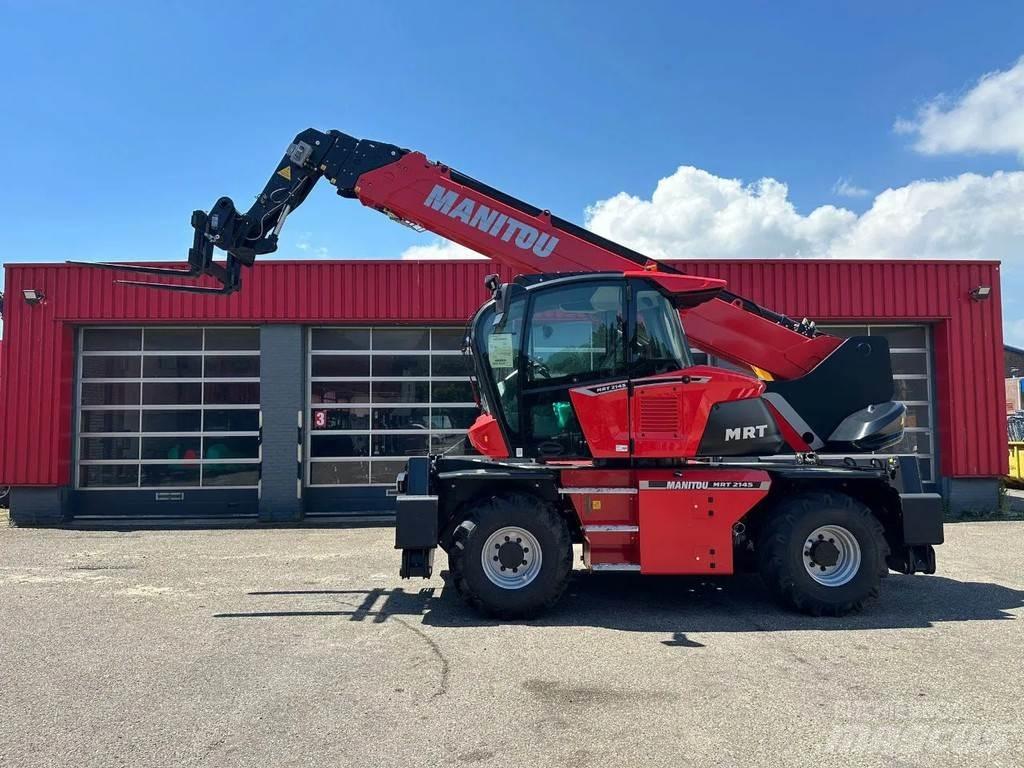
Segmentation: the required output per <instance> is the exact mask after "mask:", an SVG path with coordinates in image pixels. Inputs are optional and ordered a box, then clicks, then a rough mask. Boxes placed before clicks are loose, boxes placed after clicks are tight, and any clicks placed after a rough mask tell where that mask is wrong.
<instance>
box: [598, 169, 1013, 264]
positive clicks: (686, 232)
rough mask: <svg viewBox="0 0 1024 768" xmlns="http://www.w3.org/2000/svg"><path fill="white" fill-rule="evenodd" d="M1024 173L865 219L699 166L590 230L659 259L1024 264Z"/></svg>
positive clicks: (908, 199) (893, 195) (781, 187)
mask: <svg viewBox="0 0 1024 768" xmlns="http://www.w3.org/2000/svg"><path fill="white" fill-rule="evenodd" d="M1022 211H1024V172H1011V173H1004V172H999V173H995V174H993V175H991V176H979V175H977V174H972V173H967V174H963V175H961V176H957V177H955V178H950V179H943V180H939V181H915V182H911V183H910V184H907V185H906V186H903V187H897V188H895V189H887V190H885V191H884V192H882V193H881V194H879V195H878V196H876V197H875V198H874V200H873V201H872V204H871V207H870V208H869V209H868V210H867V211H866V212H865V213H863V214H861V215H859V216H858V215H857V214H856V213H854V212H853V211H850V210H847V209H845V208H837V207H835V206H832V205H823V206H820V207H818V208H816V209H814V210H813V211H811V212H810V213H809V214H806V215H804V214H801V213H800V212H799V211H797V210H796V208H795V206H794V205H793V203H792V202H791V201H790V200H789V199H788V189H787V187H786V185H785V184H783V183H782V182H779V181H777V180H775V179H761V180H760V181H757V182H755V183H753V184H744V183H743V182H742V181H740V180H737V179H724V178H720V177H718V176H714V175H713V174H710V173H708V172H707V171H703V170H700V169H698V168H692V167H689V166H683V167H681V168H679V169H678V170H677V171H676V172H675V173H673V174H672V175H671V176H668V177H667V178H664V179H662V180H661V181H659V182H658V185H657V187H656V189H655V191H654V194H653V195H652V196H651V197H650V198H649V199H647V198H641V197H637V196H635V195H630V194H627V193H625V192H620V193H619V194H617V195H615V196H614V197H611V198H609V199H607V200H602V201H599V202H597V203H595V204H594V205H593V206H590V207H589V208H588V209H587V214H586V224H587V226H588V227H589V228H590V229H592V230H594V231H595V232H597V233H598V234H600V235H604V236H605V237H608V238H611V239H612V240H616V241H618V242H621V243H623V244H624V245H627V246H629V247H632V248H635V249H637V250H639V251H640V252H642V253H646V254H648V255H650V256H652V257H654V258H682V259H686V258H692V259H701V258H776V257H789V258H794V257H818V258H879V259H902V258H907V259H913V258H929V259H933V258H978V259H981V258H984V259H1001V260H1004V261H1007V262H1013V261H1022V260H1024V215H1022V213H1021V212H1022Z"/></svg>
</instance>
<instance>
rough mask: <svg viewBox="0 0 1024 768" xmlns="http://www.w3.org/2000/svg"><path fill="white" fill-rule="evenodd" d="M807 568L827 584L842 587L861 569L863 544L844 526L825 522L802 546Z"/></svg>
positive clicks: (822, 582) (814, 577) (821, 581)
mask: <svg viewBox="0 0 1024 768" xmlns="http://www.w3.org/2000/svg"><path fill="white" fill-rule="evenodd" d="M803 561H804V568H806V569H807V573H808V574H809V575H810V577H811V578H812V579H814V580H815V581H816V582H818V583H819V584H822V585H824V586H826V587H841V586H843V584H847V583H848V582H850V581H851V580H852V579H853V577H854V576H856V575H857V572H858V571H859V570H860V562H861V552H860V543H859V542H858V541H857V537H856V536H854V535H853V534H852V533H850V531H848V530H847V529H846V528H843V527H842V526H841V525H823V526H821V527H820V528H815V529H814V530H813V531H811V533H810V534H809V535H808V536H807V539H806V540H805V541H804V545H803Z"/></svg>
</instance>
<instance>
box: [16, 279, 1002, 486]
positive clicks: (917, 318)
mask: <svg viewBox="0 0 1024 768" xmlns="http://www.w3.org/2000/svg"><path fill="white" fill-rule="evenodd" d="M685 266H686V268H687V270H688V271H691V272H693V273H695V274H702V275H710V276H714V277H721V278H724V279H725V280H727V281H728V283H729V286H730V288H731V290H733V291H735V292H737V293H740V294H743V295H745V296H748V297H750V298H752V299H754V300H755V301H758V302H760V303H763V304H764V305H766V306H768V307H771V308H772V309H775V310H777V311H781V312H785V313H787V314H790V315H796V316H805V315H806V316H808V317H812V318H814V319H816V320H818V321H820V322H842V321H856V320H867V319H872V320H883V321H887V322H900V321H906V322H922V321H926V322H934V323H935V350H936V351H935V355H936V385H937V392H936V395H937V400H938V403H939V408H938V410H939V414H938V415H939V424H938V425H937V426H938V430H937V431H938V435H939V444H940V452H941V474H943V475H947V476H993V475H1000V474H1003V473H1005V471H1006V469H1007V454H1006V434H1005V422H1004V419H1003V405H1004V404H1003V392H1002V325H1001V320H1000V306H1001V302H1000V294H999V266H998V264H996V263H994V262H923V261H914V262H880V261H863V262H862V261H857V262H852V261H803V260H792V261H728V262H726V261H697V262H686V264H685ZM6 270H7V271H6V275H7V280H6V289H5V294H6V296H7V301H6V307H5V318H4V343H3V344H2V345H0V370H2V371H3V374H2V376H0V417H2V418H3V430H4V440H3V441H2V442H0V482H2V483H5V484H9V485H62V484H65V483H68V482H69V481H70V474H69V472H70V458H71V442H70V440H71V425H72V418H71V402H72V380H73V375H74V371H73V366H74V350H73V329H74V326H76V325H89V324H99V323H106V324H109V323H117V322H128V323H139V322H153V323H190V322H193V321H195V322H199V321H201V322H206V323H209V322H243V323H252V322H256V323H260V322H303V323H306V322H309V323H324V322H328V323H331V322H357V323H358V322H389V321H390V322H399V323H401V322H461V321H464V320H465V319H466V318H467V317H469V315H471V314H472V313H473V312H474V311H475V310H476V308H477V306H478V305H479V304H480V302H481V301H483V300H484V299H485V298H486V291H485V290H484V288H483V286H482V279H483V277H484V275H486V274H488V273H489V272H494V271H499V272H501V273H502V275H503V277H504V278H506V279H508V278H509V277H510V274H509V273H508V271H507V270H500V269H498V268H497V267H496V266H495V265H494V264H492V263H490V262H401V261H376V262H374V261H347V262H338V261H321V262H294V261H293V262H261V263H259V264H257V265H256V266H255V267H254V268H252V269H250V270H248V271H247V273H246V275H245V278H244V279H245V287H244V288H243V290H242V291H241V292H240V293H237V294H234V295H232V296H229V297H209V296H197V295H194V294H178V293H170V292H156V291H145V290H140V289H133V288H126V287H123V286H118V285H115V284H114V282H113V280H114V279H115V278H116V277H117V275H116V273H113V272H108V271H101V270H92V269H88V268H85V267H77V266H71V265H66V264H52V265H22V264H12V265H8V266H7V268H6ZM978 285H990V286H992V289H993V292H992V297H991V298H990V299H989V300H987V301H982V302H977V301H973V300H972V299H971V298H970V297H969V292H970V290H971V289H972V288H974V287H976V286H978ZM24 288H35V289H36V290H40V291H42V292H43V293H44V294H45V296H46V300H45V301H44V302H43V303H41V304H37V305H35V306H31V305H29V304H27V303H26V302H25V301H23V299H22V297H21V292H22V290H23V289H24Z"/></svg>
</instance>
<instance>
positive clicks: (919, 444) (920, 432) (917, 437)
mask: <svg viewBox="0 0 1024 768" xmlns="http://www.w3.org/2000/svg"><path fill="white" fill-rule="evenodd" d="M820 328H821V330H823V331H825V332H826V333H831V334H834V335H836V336H842V337H843V338H847V337H850V336H863V335H872V336H884V337H885V338H886V339H887V340H888V341H889V353H890V355H891V357H892V374H893V379H894V380H895V384H896V397H895V399H896V400H899V401H900V402H902V403H903V404H904V405H906V406H907V419H906V429H905V432H904V435H903V440H902V441H901V442H899V443H897V444H896V445H894V446H892V447H890V448H887V449H886V450H885V451H884V452H883V453H889V454H901V455H910V456H916V457H917V458H918V459H919V460H920V465H921V475H922V479H923V480H924V481H925V482H934V481H935V476H934V473H935V449H934V445H935V440H934V433H933V430H934V423H935V419H934V409H933V396H932V393H933V392H934V386H933V381H932V360H931V357H932V355H931V349H932V347H931V329H930V328H929V327H928V326H926V325H829V326H820Z"/></svg>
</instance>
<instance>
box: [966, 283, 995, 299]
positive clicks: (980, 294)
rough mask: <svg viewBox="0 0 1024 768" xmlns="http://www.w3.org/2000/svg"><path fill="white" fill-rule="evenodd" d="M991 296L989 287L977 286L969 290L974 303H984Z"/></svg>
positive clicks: (990, 287)
mask: <svg viewBox="0 0 1024 768" xmlns="http://www.w3.org/2000/svg"><path fill="white" fill-rule="evenodd" d="M991 295H992V286H991V285H979V286H978V287H977V288H972V289H971V298H972V299H974V300H975V301H984V300H985V299H987V298H988V297H989V296H991Z"/></svg>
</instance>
